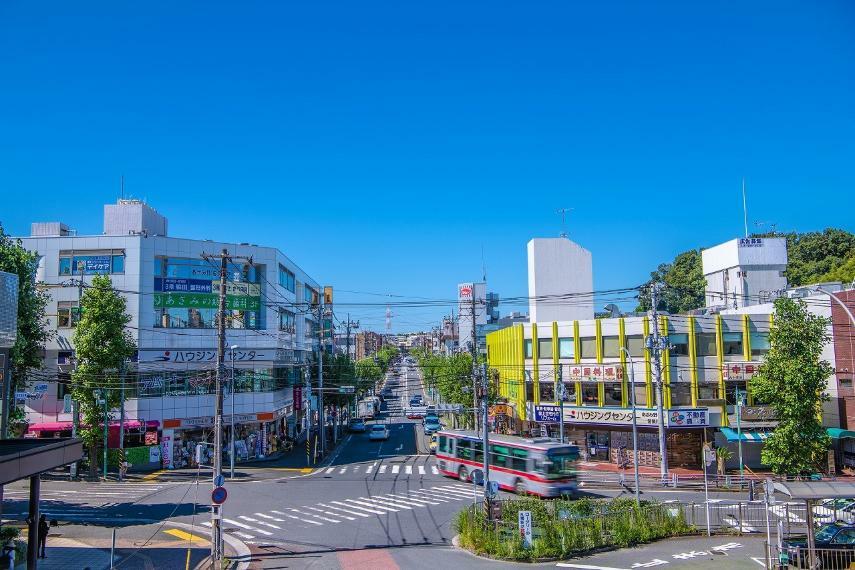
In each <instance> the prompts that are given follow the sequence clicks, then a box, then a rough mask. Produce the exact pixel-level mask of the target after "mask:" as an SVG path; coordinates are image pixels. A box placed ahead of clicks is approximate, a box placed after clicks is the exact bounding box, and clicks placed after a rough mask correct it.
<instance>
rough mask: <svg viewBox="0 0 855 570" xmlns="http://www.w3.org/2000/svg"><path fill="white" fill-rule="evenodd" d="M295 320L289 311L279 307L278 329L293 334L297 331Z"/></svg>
mask: <svg viewBox="0 0 855 570" xmlns="http://www.w3.org/2000/svg"><path fill="white" fill-rule="evenodd" d="M296 327H297V320H296V317H295V315H294V313H292V312H291V311H287V310H285V309H281V308H280V309H279V330H280V331H284V332H287V333H291V334H294V333H295V332H297V328H296Z"/></svg>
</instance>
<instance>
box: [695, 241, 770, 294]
mask: <svg viewBox="0 0 855 570" xmlns="http://www.w3.org/2000/svg"><path fill="white" fill-rule="evenodd" d="M701 260H702V263H703V271H704V277H705V278H706V280H707V289H706V306H707V307H722V308H728V309H739V308H742V307H747V306H750V305H754V304H757V303H760V302H763V301H768V300H771V299H773V298H774V297H775V296H777V293H778V292H780V291H783V290H785V289H786V288H787V278H786V277H785V275H784V271H785V270H786V269H787V240H786V239H785V238H739V239H732V240H730V241H727V242H724V243H723V244H720V245H717V246H715V247H711V248H709V249H705V250H703V251H702V252H701Z"/></svg>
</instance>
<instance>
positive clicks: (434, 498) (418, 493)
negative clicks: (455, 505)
mask: <svg viewBox="0 0 855 570" xmlns="http://www.w3.org/2000/svg"><path fill="white" fill-rule="evenodd" d="M410 494H411V495H415V496H416V497H426V498H428V499H430V500H431V501H439V502H440V503H448V502H451V501H452V499H453V500H455V501H459V500H460V499H458V498H457V497H448V496H445V495H440V494H439V493H433V494H431V493H425V492H423V491H410Z"/></svg>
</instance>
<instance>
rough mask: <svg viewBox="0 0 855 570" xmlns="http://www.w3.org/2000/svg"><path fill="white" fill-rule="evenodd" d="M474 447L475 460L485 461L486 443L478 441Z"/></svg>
mask: <svg viewBox="0 0 855 570" xmlns="http://www.w3.org/2000/svg"><path fill="white" fill-rule="evenodd" d="M473 447H474V448H475V461H477V462H478V463H483V462H484V444H483V443H482V442H480V441H476V442H475V445H474V446H473Z"/></svg>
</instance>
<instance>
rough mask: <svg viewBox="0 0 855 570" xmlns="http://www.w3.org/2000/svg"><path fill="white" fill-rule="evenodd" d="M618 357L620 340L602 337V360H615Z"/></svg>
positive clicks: (614, 337)
mask: <svg viewBox="0 0 855 570" xmlns="http://www.w3.org/2000/svg"><path fill="white" fill-rule="evenodd" d="M619 356H620V339H619V338H618V337H616V336H604V337H603V358H617V357H619Z"/></svg>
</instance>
